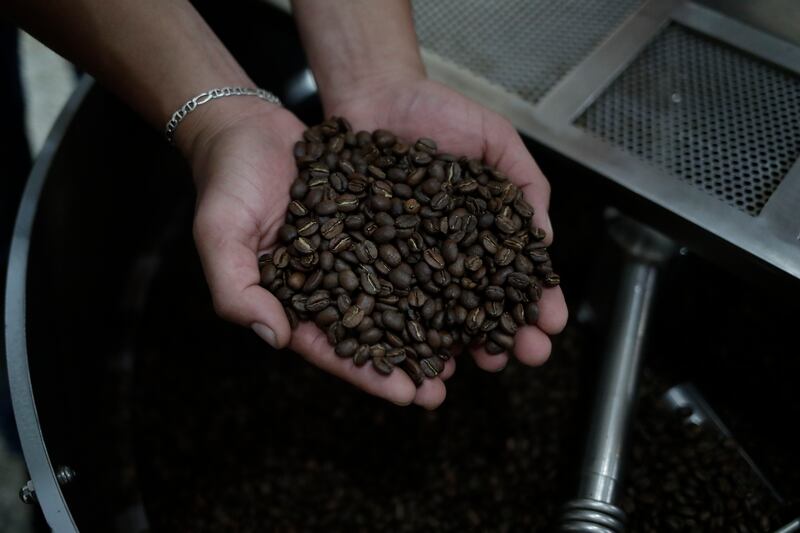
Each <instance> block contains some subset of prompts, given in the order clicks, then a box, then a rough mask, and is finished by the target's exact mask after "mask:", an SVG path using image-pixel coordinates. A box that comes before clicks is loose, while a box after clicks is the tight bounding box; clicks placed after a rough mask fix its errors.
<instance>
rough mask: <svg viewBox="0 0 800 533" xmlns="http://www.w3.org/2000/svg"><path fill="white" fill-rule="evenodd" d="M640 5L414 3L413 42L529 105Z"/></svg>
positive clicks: (588, 0) (479, 0) (582, 0)
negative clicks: (414, 27) (416, 40)
mask: <svg viewBox="0 0 800 533" xmlns="http://www.w3.org/2000/svg"><path fill="white" fill-rule="evenodd" d="M642 1H643V0H611V1H609V0H603V1H598V0H502V1H500V2H495V1H490V0H415V1H414V21H415V24H416V28H417V34H418V36H419V39H420V43H421V44H422V46H423V47H425V48H426V49H428V50H430V51H432V52H435V53H436V54H438V55H440V56H442V57H444V58H446V59H449V60H450V61H452V62H454V63H455V64H457V65H458V66H460V67H462V68H464V69H467V70H469V71H471V72H472V73H473V74H476V75H478V76H480V77H482V78H485V79H487V80H489V81H490V82H492V83H494V84H496V85H500V86H501V87H503V88H505V89H506V90H508V91H510V92H512V93H514V94H517V95H519V96H521V97H522V98H524V99H525V100H527V101H528V102H531V103H536V102H537V101H538V100H539V98H541V97H542V96H544V95H545V94H546V93H547V91H549V90H550V88H552V87H553V85H555V84H556V82H558V81H559V80H560V79H561V77H562V76H564V74H566V73H567V72H568V71H569V70H570V69H571V68H572V67H574V66H575V65H577V64H578V63H579V62H580V61H581V60H582V59H583V58H584V57H586V55H587V54H589V53H590V52H591V51H592V50H594V48H595V47H596V46H597V45H598V44H600V43H601V42H602V41H603V39H604V38H606V37H607V36H608V35H610V34H611V33H612V32H613V30H614V29H615V28H616V27H617V26H619V25H620V24H621V23H622V22H623V21H624V20H625V18H626V17H627V16H628V15H631V14H632V13H633V12H634V11H635V9H636V8H637V7H639V6H640V5H641V4H642Z"/></svg>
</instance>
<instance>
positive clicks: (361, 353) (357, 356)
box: [353, 344, 370, 366]
mask: <svg viewBox="0 0 800 533" xmlns="http://www.w3.org/2000/svg"><path fill="white" fill-rule="evenodd" d="M369 360H370V351H369V346H368V345H367V344H361V345H360V346H359V347H358V348H357V349H356V351H355V353H354V354H353V364H354V365H356V366H364V365H365V364H367V362H369Z"/></svg>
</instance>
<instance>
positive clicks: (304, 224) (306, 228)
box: [297, 218, 319, 237]
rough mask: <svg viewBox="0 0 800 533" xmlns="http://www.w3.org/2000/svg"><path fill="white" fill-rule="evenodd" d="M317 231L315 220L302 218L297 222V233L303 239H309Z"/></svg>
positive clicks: (317, 224)
mask: <svg viewBox="0 0 800 533" xmlns="http://www.w3.org/2000/svg"><path fill="white" fill-rule="evenodd" d="M318 229H319V222H317V220H316V219H311V218H302V219H300V220H298V221H297V233H298V234H299V235H301V236H303V237H311V236H312V235H314V234H315V233H316V232H317V230H318Z"/></svg>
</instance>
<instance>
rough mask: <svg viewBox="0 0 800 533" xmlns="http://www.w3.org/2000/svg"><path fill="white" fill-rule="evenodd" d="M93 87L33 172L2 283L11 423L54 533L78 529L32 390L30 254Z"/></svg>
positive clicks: (82, 89)
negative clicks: (68, 137) (55, 169)
mask: <svg viewBox="0 0 800 533" xmlns="http://www.w3.org/2000/svg"><path fill="white" fill-rule="evenodd" d="M93 83H94V82H93V80H92V79H91V78H89V77H88V76H84V79H83V81H82V82H81V83H80V84H79V85H78V88H77V89H76V90H75V92H74V94H73V95H72V96H71V97H70V99H69V101H68V102H67V104H66V106H65V107H64V109H63V110H62V111H61V114H60V115H59V117H58V120H57V121H56V123H55V125H54V126H53V130H52V131H51V132H50V135H49V136H48V138H47V141H45V144H44V146H43V147H42V150H41V152H40V153H39V156H38V158H37V160H36V164H35V165H34V167H33V170H32V171H31V175H30V177H29V178H28V182H27V184H26V186H25V191H24V193H23V197H22V202H21V204H20V207H19V212H18V214H17V221H16V224H15V226H14V235H13V241H12V245H11V251H10V253H9V260H8V277H7V281H6V299H5V306H6V307H5V316H6V328H5V332H6V335H5V337H6V360H7V368H8V380H9V388H10V391H11V398H12V402H13V407H14V418H15V420H16V423H17V431H18V433H19V438H20V443H21V445H22V452H23V455H24V456H25V463H26V464H27V466H28V472H29V473H30V476H31V483H32V488H33V489H34V490H35V492H36V498H37V500H38V501H39V505H40V506H41V508H42V512H43V514H44V516H45V518H46V520H47V523H48V525H49V526H50V528H51V529H52V530H53V531H55V532H57V533H61V532H74V531H77V527H76V526H75V521H74V520H73V518H72V515H71V513H70V510H69V507H68V506H67V504H66V501H65V500H64V495H63V494H62V492H61V487H60V484H59V482H58V479H57V478H56V474H55V472H54V470H53V465H52V464H51V463H50V456H49V455H48V452H47V446H46V444H45V441H44V437H43V435H42V430H41V426H40V425H39V417H38V414H37V410H36V401H35V399H34V395H33V387H32V385H31V379H30V369H29V366H28V348H27V338H26V331H25V318H26V310H25V307H26V304H25V302H26V299H25V291H26V287H27V284H26V278H27V271H28V269H27V262H28V248H29V244H30V237H31V232H32V230H33V223H34V218H35V214H36V208H37V205H38V201H39V194H40V193H41V190H42V187H43V186H44V183H45V179H46V176H47V172H48V170H49V165H50V164H51V162H52V160H53V157H54V156H55V154H56V152H57V149H58V147H59V145H60V143H61V140H62V138H63V136H64V133H65V132H66V129H67V126H68V125H69V123H70V121H71V119H72V117H73V115H74V114H75V113H76V112H77V110H78V107H79V106H80V104H81V102H82V101H83V99H84V97H85V96H86V94H87V93H88V91H89V89H90V88H91V86H92V84H93Z"/></svg>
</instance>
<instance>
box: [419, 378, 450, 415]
mask: <svg viewBox="0 0 800 533" xmlns="http://www.w3.org/2000/svg"><path fill="white" fill-rule="evenodd" d="M445 396H447V389H446V388H445V386H444V383H443V382H442V380H441V379H439V378H434V379H426V380H425V381H424V382H423V383H422V385H420V386H419V387H418V388H417V395H416V397H415V398H414V403H415V404H417V405H419V406H420V407H424V408H425V409H427V410H429V411H431V410H433V409H436V408H437V407H439V406H440V405H441V404H442V402H443V401H444V398H445Z"/></svg>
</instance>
